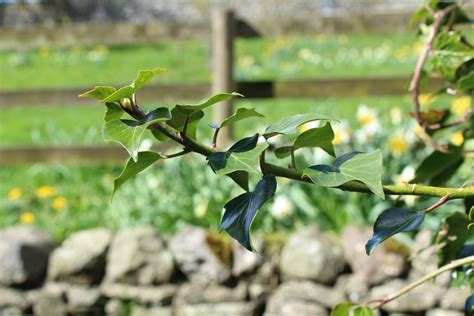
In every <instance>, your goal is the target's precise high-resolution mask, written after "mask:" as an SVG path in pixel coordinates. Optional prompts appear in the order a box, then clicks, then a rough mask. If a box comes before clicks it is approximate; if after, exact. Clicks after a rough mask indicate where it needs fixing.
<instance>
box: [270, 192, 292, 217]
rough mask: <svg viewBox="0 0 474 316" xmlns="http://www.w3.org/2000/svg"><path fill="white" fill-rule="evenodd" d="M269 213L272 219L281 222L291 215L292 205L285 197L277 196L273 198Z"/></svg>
mask: <svg viewBox="0 0 474 316" xmlns="http://www.w3.org/2000/svg"><path fill="white" fill-rule="evenodd" d="M270 213H271V214H272V216H273V217H274V218H276V219H278V220H282V219H284V218H287V217H288V216H290V215H291V214H292V213H293V204H292V203H291V202H290V200H289V199H288V198H287V197H285V196H282V195H279V196H277V197H276V198H275V201H274V202H273V205H272V207H271V209H270Z"/></svg>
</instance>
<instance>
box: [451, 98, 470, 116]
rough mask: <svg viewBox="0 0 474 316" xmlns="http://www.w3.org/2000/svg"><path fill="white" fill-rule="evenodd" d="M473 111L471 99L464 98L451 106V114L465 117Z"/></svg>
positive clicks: (457, 99) (458, 99) (455, 100)
mask: <svg viewBox="0 0 474 316" xmlns="http://www.w3.org/2000/svg"><path fill="white" fill-rule="evenodd" d="M470 109H471V97H468V96H462V97H459V98H456V99H454V101H453V104H452V105H451V112H452V113H454V114H456V115H459V116H463V115H464V114H466V113H467V112H468V111H469V110H470Z"/></svg>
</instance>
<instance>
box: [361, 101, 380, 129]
mask: <svg viewBox="0 0 474 316" xmlns="http://www.w3.org/2000/svg"><path fill="white" fill-rule="evenodd" d="M357 120H358V121H359V123H360V124H361V125H362V126H365V125H370V124H373V123H375V122H376V121H377V114H376V113H375V111H374V110H373V109H369V108H368V107H367V106H366V105H364V104H361V105H359V107H358V109H357Z"/></svg>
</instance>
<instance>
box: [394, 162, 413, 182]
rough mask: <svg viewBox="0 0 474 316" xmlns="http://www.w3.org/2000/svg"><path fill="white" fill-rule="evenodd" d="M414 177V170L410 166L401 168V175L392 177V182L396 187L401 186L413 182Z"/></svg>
mask: <svg viewBox="0 0 474 316" xmlns="http://www.w3.org/2000/svg"><path fill="white" fill-rule="evenodd" d="M414 177H415V168H413V167H412V166H406V167H405V168H403V170H402V173H401V174H399V175H396V176H395V177H394V181H395V184H396V185H401V184H404V183H408V182H410V181H411V180H413V178H414Z"/></svg>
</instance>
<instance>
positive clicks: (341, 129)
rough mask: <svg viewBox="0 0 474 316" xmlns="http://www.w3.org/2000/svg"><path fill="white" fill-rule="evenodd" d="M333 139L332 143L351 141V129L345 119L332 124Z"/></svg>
mask: <svg viewBox="0 0 474 316" xmlns="http://www.w3.org/2000/svg"><path fill="white" fill-rule="evenodd" d="M333 131H334V139H333V141H332V143H333V144H334V145H340V144H347V143H349V142H350V141H351V134H352V129H351V128H350V127H349V124H348V123H347V122H346V121H342V122H341V123H339V124H334V126H333Z"/></svg>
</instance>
